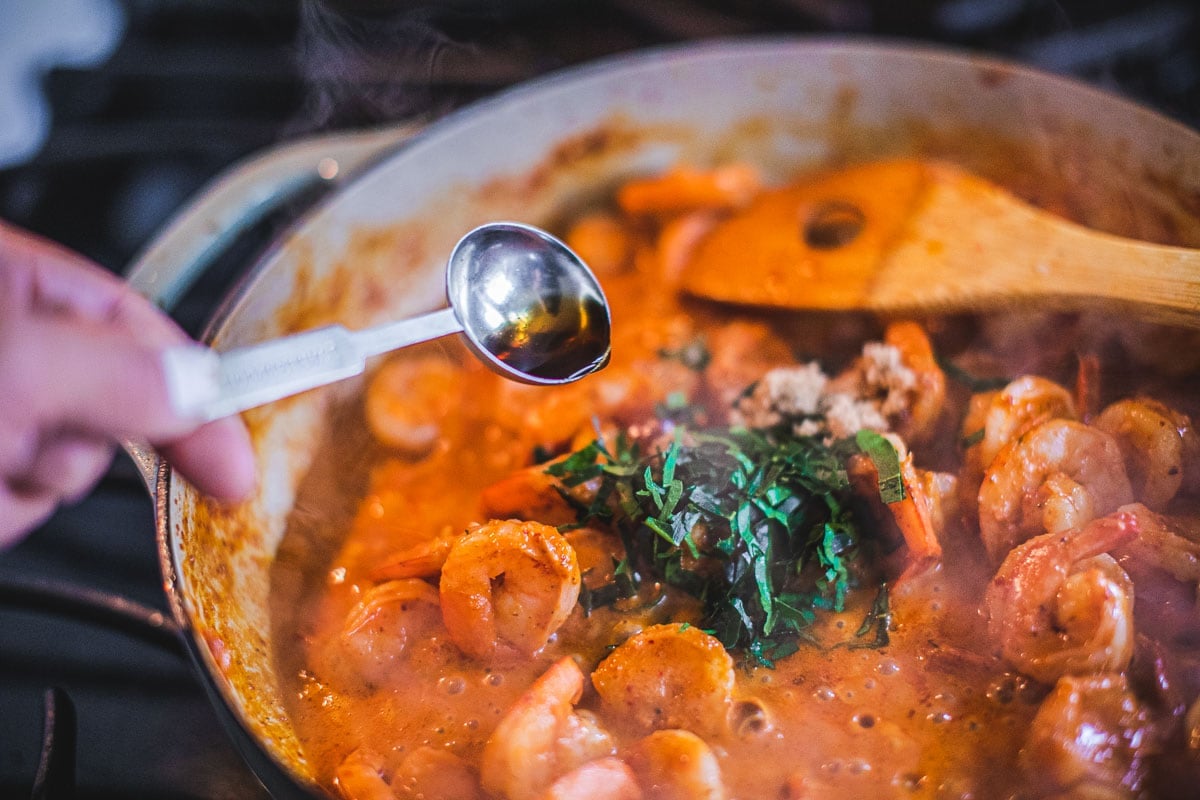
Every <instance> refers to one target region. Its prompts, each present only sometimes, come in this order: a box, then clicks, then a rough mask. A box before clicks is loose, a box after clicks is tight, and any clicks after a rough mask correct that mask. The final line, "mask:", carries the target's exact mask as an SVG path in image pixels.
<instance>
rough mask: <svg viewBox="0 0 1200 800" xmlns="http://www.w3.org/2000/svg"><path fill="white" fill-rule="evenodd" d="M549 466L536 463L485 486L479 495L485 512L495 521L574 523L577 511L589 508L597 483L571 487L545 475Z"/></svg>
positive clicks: (592, 482) (551, 523) (552, 523)
mask: <svg viewBox="0 0 1200 800" xmlns="http://www.w3.org/2000/svg"><path fill="white" fill-rule="evenodd" d="M564 458H565V456H564ZM558 460H560V461H561V460H562V459H558ZM548 466H550V465H549V464H535V465H534V466H531V467H525V468H524V469H519V470H516V471H515V472H511V473H509V474H508V475H506V476H505V477H503V478H501V479H500V480H498V481H496V482H495V483H493V484H491V485H490V486H488V487H486V488H485V489H484V490H483V492H482V493H481V494H480V504H481V505H482V508H483V513H484V514H486V515H487V516H489V517H492V518H494V519H532V520H537V521H538V522H544V523H545V524H547V525H555V526H558V525H567V524H570V523H573V522H575V521H576V520H577V519H578V516H579V515H578V512H577V511H576V508H577V507H583V508H586V507H587V505H588V504H589V503H590V502H591V500H592V498H593V497H594V496H595V493H596V488H597V486H598V482H596V481H588V482H586V483H583V484H580V485H579V486H572V487H569V488H568V487H566V486H564V485H563V483H562V481H560V480H559V479H558V478H555V477H554V476H553V475H550V474H548V473H547V472H546V468H547V467H548ZM567 498H571V499H570V500H568V499H567Z"/></svg>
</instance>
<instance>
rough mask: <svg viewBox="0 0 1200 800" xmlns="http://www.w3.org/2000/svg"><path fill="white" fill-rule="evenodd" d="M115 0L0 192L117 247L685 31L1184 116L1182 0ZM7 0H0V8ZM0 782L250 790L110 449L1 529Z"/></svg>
mask: <svg viewBox="0 0 1200 800" xmlns="http://www.w3.org/2000/svg"><path fill="white" fill-rule="evenodd" d="M24 1H25V2H37V0H24ZM49 2H51V3H54V2H63V3H68V4H72V3H71V0H49ZM114 3H115V4H116V5H115V7H116V8H117V9H118V10H119V12H120V15H121V18H122V20H123V29H122V33H121V34H120V39H119V43H118V44H117V45H116V47H115V49H114V50H113V52H112V54H111V55H110V56H109V57H107V59H105V60H103V61H102V62H100V63H98V64H95V65H93V66H90V67H83V66H76V67H60V68H57V69H54V70H52V71H50V72H49V73H47V74H45V75H44V80H43V81H42V83H41V88H42V91H43V94H44V96H45V98H46V99H47V101H48V103H49V108H50V111H51V115H52V116H51V118H52V122H51V125H50V127H49V130H48V135H47V136H46V138H45V141H44V143H43V145H42V146H41V149H40V150H39V151H38V152H37V154H36V155H34V156H32V157H30V158H28V159H26V160H24V161H21V162H19V163H16V164H14V165H11V166H9V167H7V168H4V169H2V170H0V217H3V218H4V219H7V220H9V221H12V222H14V223H16V224H18V225H22V226H24V227H27V228H30V229H32V230H35V231H37V232H39V233H41V234H43V235H46V236H48V237H50V238H53V239H55V240H58V241H60V242H62V243H64V244H66V245H68V246H70V247H73V248H75V249H77V250H79V251H81V252H82V253H84V254H85V255H87V256H89V257H91V258H93V259H94V260H96V261H98V262H99V263H101V264H103V265H104V266H106V267H108V268H110V269H112V270H114V271H117V272H119V271H121V270H122V269H123V268H124V267H125V266H126V265H127V264H129V263H130V262H131V261H133V259H134V258H135V257H136V255H137V254H138V253H139V252H140V251H141V250H142V249H143V248H144V247H145V246H146V245H147V243H148V242H149V241H150V240H151V239H152V238H153V235H154V233H155V231H157V230H158V229H159V228H160V227H161V226H162V225H163V224H164V223H165V222H166V221H167V220H168V219H169V218H170V217H171V216H172V214H174V213H175V212H176V211H177V210H179V209H180V208H181V207H182V205H183V204H184V203H185V202H186V201H187V200H188V199H189V198H190V197H191V196H193V195H194V194H195V193H196V192H198V191H199V190H200V189H201V188H202V187H203V186H204V185H205V184H206V183H208V182H209V181H211V180H212V179H213V178H214V177H216V176H217V175H219V174H221V173H222V172H223V171H224V170H226V169H228V168H229V167H230V166H231V165H232V164H233V163H235V162H236V161H237V160H239V159H240V158H242V157H244V156H247V155H249V154H251V153H255V152H258V151H261V150H263V149H265V148H270V147H273V146H276V145H280V144H283V143H286V142H289V141H293V140H296V139H298V138H302V137H305V136H310V135H314V134H318V133H323V132H329V131H337V130H347V129H353V128H365V127H373V126H378V125H381V124H387V123H391V122H400V121H407V122H420V121H423V120H427V119H432V118H434V117H436V116H438V115H440V114H442V113H445V112H446V111H448V110H451V109H453V108H455V107H458V106H461V105H462V104H464V103H468V102H470V101H472V100H475V99H478V98H481V97H484V96H487V95H488V94H491V93H493V92H495V91H497V90H499V89H502V88H504V87H506V86H509V85H511V84H514V83H517V82H519V81H522V80H524V79H527V78H532V77H535V76H537V75H540V74H543V73H546V72H548V71H551V70H555V69H559V68H563V67H567V66H570V65H573V64H577V63H581V62H584V61H587V60H590V59H594V58H598V57H602V56H605V55H609V54H614V53H619V52H624V51H628V50H632V49H636V48H640V47H646V46H651V45H657V44H664V43H671V42H682V41H687V40H693V39H701V38H707V37H715V36H735V35H751V34H784V33H807V34H831V33H848V34H864V35H873V36H882V37H889V38H895V39H900V40H906V41H921V42H930V43H938V44H946V45H952V46H956V47H960V48H968V49H972V50H976V51H980V52H985V53H991V54H994V55H1000V56H1004V57H1007V58H1012V59H1015V60H1019V61H1024V62H1026V63H1030V64H1032V65H1035V66H1039V67H1042V68H1044V69H1047V70H1050V71H1054V72H1060V73H1064V74H1069V75H1074V76H1076V77H1079V78H1082V79H1084V80H1086V81H1088V82H1091V83H1093V84H1094V85H1097V86H1099V87H1101V88H1105V89H1108V90H1111V91H1114V92H1116V93H1119V94H1124V95H1126V96H1128V97H1130V98H1132V99H1134V100H1137V101H1139V102H1142V103H1144V104H1146V105H1148V106H1150V107H1152V108H1155V109H1158V110H1159V111H1161V112H1163V113H1165V114H1167V115H1169V116H1173V117H1175V118H1176V119H1179V120H1180V121H1182V122H1184V123H1186V124H1189V125H1191V126H1193V127H1200V6H1197V5H1196V4H1195V3H1194V2H1192V1H1191V0H1161V1H1160V2H1154V0H1151V2H1145V1H1144V0H1143V1H1142V2H1137V1H1136V0H1092V1H1091V2H1066V1H1065V0H1060V2H1051V1H1050V0H940V1H939V0H917V1H916V2H910V3H896V2H894V1H893V0H726V1H725V2H719V1H718V0H591V2H582V1H572V0H560V1H559V2H540V1H539V0H520V1H518V0H509V2H503V0H492V2H484V0H455V2H443V3H433V2H428V3H421V2H402V0H391V1H390V2H389V0H323V2H318V0H308V1H307V2H285V1H284V0H257V2H255V3H244V2H240V0H205V2H195V3H188V2H179V1H178V0H114ZM21 5H22V2H18V3H17V4H16V5H15V6H9V5H5V6H4V9H3V10H0V27H3V26H4V25H6V24H9V23H10V22H12V21H15V20H19V19H20V15H19V13H14V12H13V11H12V10H11V9H12V8H19V7H20V6H21ZM9 14H14V17H13V18H10V19H8V20H6V15H9ZM287 221H288V219H287V214H286V213H285V214H281V215H277V216H272V217H271V218H269V219H267V220H265V221H264V222H263V224H262V225H260V226H259V227H258V228H256V229H255V230H254V231H253V232H252V234H251V235H249V236H246V237H242V239H240V240H239V242H238V244H237V246H236V247H235V249H234V251H233V252H231V253H229V254H227V256H226V257H225V258H223V259H222V260H221V261H220V262H219V263H218V264H217V265H215V269H214V270H211V271H210V272H209V274H208V275H207V276H206V277H205V278H204V279H203V280H202V281H201V282H200V283H199V284H198V285H197V286H196V287H195V288H194V289H193V290H191V291H190V292H189V293H188V294H187V295H186V296H185V297H184V298H183V302H182V303H181V305H180V306H179V307H178V308H177V310H176V312H175V316H176V318H177V319H178V320H179V321H180V323H181V324H182V325H183V326H184V328H185V329H187V330H188V331H189V332H191V333H193V334H197V333H198V332H199V331H200V329H201V328H202V326H203V324H204V321H205V320H206V319H207V317H208V316H209V314H210V313H212V311H213V310H214V308H215V306H216V305H217V303H218V302H219V299H220V298H221V296H222V295H223V294H224V292H225V291H226V290H227V289H228V287H229V284H230V283H231V281H233V280H234V279H235V277H236V274H237V272H238V269H239V267H240V266H242V265H244V264H246V263H247V262H249V261H250V260H252V259H253V257H254V256H255V255H256V254H257V253H258V252H260V251H261V249H262V248H263V247H264V246H265V245H266V243H267V242H269V241H270V239H271V237H272V236H273V235H274V233H275V232H277V231H278V230H279V228H280V226H282V225H285V224H287ZM0 796H2V797H5V798H8V797H13V798H19V797H40V798H68V797H76V798H107V797H145V798H156V797H162V798H167V797H172V798H174V797H188V798H224V797H237V798H253V797H260V796H265V792H264V790H263V789H262V788H261V786H260V785H259V784H258V782H257V780H256V779H255V777H254V775H253V773H251V772H250V770H249V769H248V768H247V767H246V766H245V765H244V764H243V763H242V761H241V760H240V758H239V756H238V755H237V754H236V753H235V752H234V750H233V747H232V745H231V744H230V742H229V740H228V739H227V737H226V735H225V733H224V731H223V730H222V729H221V727H220V725H219V723H218V722H217V719H216V717H215V715H214V713H213V712H212V710H211V709H210V707H209V705H208V703H207V701H206V699H205V697H204V695H203V692H202V689H201V687H200V684H199V682H198V681H197V680H196V679H195V677H194V675H193V672H192V670H191V667H190V665H189V664H188V663H187V662H186V660H185V658H184V657H183V654H182V650H181V648H180V647H179V646H178V644H177V640H176V638H175V636H174V630H173V627H172V623H171V622H170V620H169V618H167V616H166V606H165V603H164V599H163V593H162V588H161V577H160V575H159V571H158V562H157V554H156V549H155V543H154V524H153V514H152V508H151V503H150V500H149V498H148V496H147V494H146V492H145V490H144V489H143V487H142V485H141V482H140V479H139V478H138V476H137V472H136V470H135V469H134V468H133V465H132V464H131V463H130V462H129V461H128V459H127V458H125V457H124V456H120V457H118V459H117V460H116V461H115V463H114V464H113V466H112V468H111V469H110V470H109V472H108V474H107V475H106V476H105V478H104V479H103V481H102V482H101V483H100V485H99V486H98V487H97V488H96V490H95V491H94V492H93V493H92V494H90V495H89V496H88V497H87V498H86V499H85V500H84V501H82V502H81V503H79V504H77V505H75V506H73V507H69V508H65V509H63V510H61V511H60V512H59V513H57V514H56V515H55V516H54V517H53V518H52V519H51V520H50V521H49V522H47V523H46V524H45V525H44V526H43V527H42V528H41V529H40V530H38V531H36V532H35V533H34V534H33V535H32V536H30V537H29V538H28V539H27V540H26V541H25V542H23V543H22V544H21V545H19V546H17V547H16V548H15V549H13V550H11V551H9V552H5V553H2V554H0Z"/></svg>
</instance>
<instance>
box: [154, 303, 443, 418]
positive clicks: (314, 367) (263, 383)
mask: <svg viewBox="0 0 1200 800" xmlns="http://www.w3.org/2000/svg"><path fill="white" fill-rule="evenodd" d="M461 330H462V326H461V325H460V324H459V323H458V319H457V317H456V316H455V314H454V310H453V309H450V308H446V309H442V310H440V311H434V312H432V313H429V314H424V315H422V316H419V317H414V318H412V319H406V320H401V321H399V322H391V323H387V324H385V325H380V326H378V327H375V328H368V329H366V330H363V331H350V330H347V329H346V328H344V327H342V326H341V325H330V326H328V327H324V328H316V329H314V330H311V331H305V332H303V333H297V334H293V335H291V336H285V337H282V338H280V339H273V340H271V341H268V342H263V343H262V344H254V345H248V346H246V347H239V348H236V349H233V350H229V351H227V352H224V353H219V354H218V353H216V352H214V351H211V350H210V351H206V352H205V353H204V356H205V357H204V359H203V363H202V364H200V365H199V366H200V368H201V369H202V370H205V371H207V374H206V375H202V376H192V377H190V378H184V379H183V381H182V384H183V385H187V386H192V387H207V390H206V389H205V388H200V389H199V390H197V391H191V392H187V391H175V392H172V397H173V400H174V402H175V404H176V406H177V410H178V411H179V412H180V413H182V414H186V415H188V416H191V417H193V418H199V419H202V420H214V419H219V418H221V417H226V416H229V415H231V414H236V413H238V412H241V411H245V410H246V409H248V408H254V407H255V406H260V405H264V404H266V403H270V402H272V401H275V400H279V399H281V398H284V397H289V396H291V395H294V394H299V393H300V392H303V391H307V390H308V389H315V388H316V387H318V386H325V385H326V384H330V383H334V382H335V381H340V380H344V379H346V378H351V377H354V376H355V375H359V374H361V373H362V371H363V370H364V369H365V368H366V363H367V359H368V358H370V357H371V356H376V355H380V354H382V353H386V352H389V351H391V350H397V349H399V348H402V347H407V346H408V345H410V344H416V343H418V342H424V341H427V340H429V339H436V338H438V337H441V336H446V335H448V334H451V333H457V332H458V331H461ZM194 364H195V360H194V359H189V366H192V365H194ZM193 368H194V366H193ZM197 378H199V380H197Z"/></svg>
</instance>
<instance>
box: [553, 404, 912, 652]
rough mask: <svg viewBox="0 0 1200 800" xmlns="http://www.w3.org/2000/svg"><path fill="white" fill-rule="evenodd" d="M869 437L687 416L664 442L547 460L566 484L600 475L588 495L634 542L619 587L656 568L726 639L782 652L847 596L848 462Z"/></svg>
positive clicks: (589, 518)
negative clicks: (824, 435) (860, 439)
mask: <svg viewBox="0 0 1200 800" xmlns="http://www.w3.org/2000/svg"><path fill="white" fill-rule="evenodd" d="M884 441H885V442H886V440H884ZM888 446H889V447H890V444H889V445H888ZM858 450H859V446H858V445H856V443H855V441H854V440H843V441H840V442H835V443H833V444H832V445H826V444H824V443H823V442H822V441H821V440H820V439H817V438H813V437H807V436H799V435H796V434H794V433H792V432H791V431H790V430H786V429H783V428H781V429H778V430H745V429H740V428H734V429H712V430H689V429H687V428H685V427H683V426H679V427H676V428H675V429H674V436H673V438H672V439H671V440H670V443H669V444H668V445H667V446H666V447H665V449H657V448H656V449H654V452H642V449H641V446H640V445H639V443H638V442H635V441H632V440H630V438H629V437H627V436H624V435H621V436H617V437H616V438H615V440H614V441H612V442H611V443H609V442H606V441H604V440H602V439H597V440H596V441H595V442H593V443H592V444H590V445H588V446H587V447H584V448H583V449H581V450H579V451H577V452H575V453H573V454H571V455H570V456H568V457H567V458H565V459H563V460H561V461H558V462H556V463H554V464H552V465H550V466H549V467H548V468H547V472H548V473H550V474H551V475H554V476H555V477H557V478H559V479H560V480H561V481H562V483H563V485H564V486H566V487H571V486H577V485H579V484H580V483H583V482H585V481H589V480H594V479H598V481H599V488H598V490H597V492H596V494H595V497H594V499H593V500H592V501H591V503H590V504H587V505H586V507H585V506H583V505H582V504H578V503H577V504H576V506H575V507H576V510H577V512H578V514H579V521H580V524H603V525H607V526H609V527H611V528H612V529H613V530H615V531H616V532H617V534H618V535H619V536H620V537H621V539H622V541H623V543H624V545H625V550H626V554H627V558H626V560H624V561H622V562H621V563H620V564H618V565H617V568H616V570H615V574H616V577H617V581H616V586H617V588H616V591H615V592H614V598H615V597H629V596H632V595H634V594H636V592H637V590H638V588H639V586H641V585H642V584H643V582H644V581H646V580H647V579H649V580H651V581H661V582H663V583H665V584H668V585H671V586H675V587H677V588H679V589H682V590H683V591H685V592H688V593H690V594H692V595H694V596H695V597H697V598H698V599H700V600H701V601H702V603H703V605H704V618H703V620H702V622H703V627H704V628H705V629H706V630H712V632H713V635H714V636H716V637H717V638H718V639H720V640H721V642H722V643H723V644H724V645H725V646H726V647H728V648H730V649H735V648H741V649H743V650H744V651H745V652H746V653H747V654H749V655H750V656H751V657H752V658H754V659H755V660H757V661H758V662H760V663H763V664H771V663H772V660H773V659H776V658H780V657H782V656H784V655H787V654H789V653H792V652H795V650H796V648H797V647H798V646H799V645H798V641H800V640H807V641H812V637H811V635H809V634H807V633H806V631H805V629H806V628H808V627H809V626H810V625H811V624H812V622H813V621H814V619H815V615H816V611H817V610H820V609H834V610H841V609H842V608H843V607H844V604H845V599H846V595H847V593H848V591H849V590H850V588H851V585H852V583H853V582H854V580H855V571H854V570H853V569H852V562H853V561H854V560H855V559H856V558H857V556H858V554H859V552H860V549H861V544H862V542H861V536H862V533H861V531H862V528H861V527H860V526H859V525H858V524H857V520H856V519H855V515H854V512H853V510H852V509H853V504H852V502H851V501H852V496H851V488H850V483H849V480H848V478H847V475H846V471H845V462H846V459H847V458H849V457H850V456H851V455H853V454H854V453H855V452H858ZM891 452H892V456H893V460H894V459H895V450H894V449H892V451H891ZM881 474H882V473H881ZM564 496H566V495H564ZM598 594H599V593H598V592H597V591H595V590H593V591H591V592H589V595H588V602H589V603H590V604H591V607H593V608H594V607H595V605H596V603H597V595H598Z"/></svg>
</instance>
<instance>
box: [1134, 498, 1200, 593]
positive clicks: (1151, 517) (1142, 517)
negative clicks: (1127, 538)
mask: <svg viewBox="0 0 1200 800" xmlns="http://www.w3.org/2000/svg"><path fill="white" fill-rule="evenodd" d="M1120 510H1121V512H1122V513H1126V514H1130V515H1132V516H1133V517H1134V518H1136V519H1137V522H1138V537H1137V538H1136V539H1134V540H1133V541H1131V542H1130V543H1129V544H1127V545H1125V546H1124V547H1122V548H1121V552H1122V554H1123V555H1128V556H1130V557H1132V558H1134V559H1136V560H1138V561H1139V562H1141V563H1143V564H1148V565H1152V566H1155V567H1158V568H1159V569H1161V570H1163V571H1164V572H1166V573H1168V574H1169V575H1170V576H1171V577H1172V578H1174V579H1175V580H1177V581H1181V582H1183V583H1191V584H1200V542H1196V541H1194V540H1193V539H1191V538H1188V536H1186V535H1184V533H1183V532H1182V529H1183V527H1184V526H1182V525H1180V524H1179V521H1178V520H1176V519H1172V518H1170V517H1167V516H1164V515H1162V514H1156V513H1155V512H1153V511H1151V510H1150V509H1149V508H1147V507H1146V506H1144V505H1142V504H1141V503H1131V504H1130V505H1127V506H1121V509H1120Z"/></svg>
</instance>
